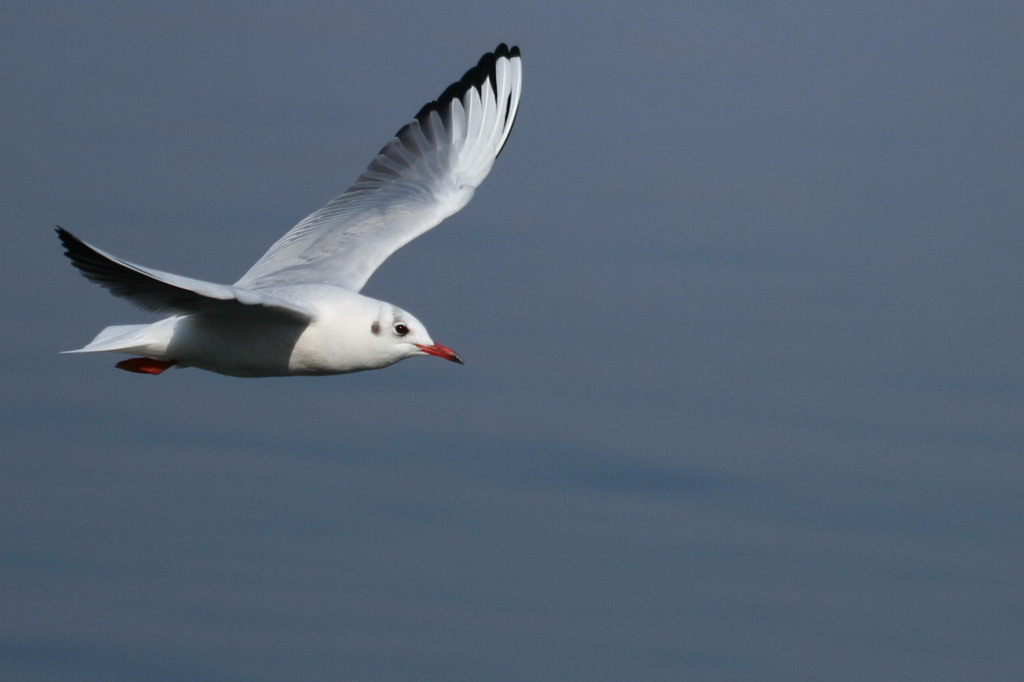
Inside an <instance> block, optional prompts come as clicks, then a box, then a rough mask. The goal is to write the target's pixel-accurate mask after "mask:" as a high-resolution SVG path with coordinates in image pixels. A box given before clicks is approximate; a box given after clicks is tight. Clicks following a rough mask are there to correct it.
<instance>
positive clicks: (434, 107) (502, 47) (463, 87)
mask: <svg viewBox="0 0 1024 682" xmlns="http://www.w3.org/2000/svg"><path fill="white" fill-rule="evenodd" d="M521 57H522V54H521V53H520V51H519V46H518V45H513V46H512V47H509V46H508V45H506V44H505V43H498V46H497V47H496V48H494V50H493V51H492V52H487V53H486V54H484V55H483V56H482V57H480V59H479V61H477V63H476V66H473V67H471V68H470V69H469V70H468V71H466V73H464V74H462V78H460V79H459V80H457V81H455V82H454V83H452V84H451V85H449V86H448V87H447V88H445V90H444V92H442V93H441V95H440V97H438V98H437V99H435V100H434V101H432V102H427V103H426V104H424V105H423V106H422V107H421V108H420V110H419V111H418V112H417V113H416V116H415V117H414V118H415V119H416V120H417V121H420V122H421V123H422V122H424V121H425V119H426V118H427V117H428V116H429V115H430V112H431V111H438V112H440V111H442V110H443V109H444V107H446V106H448V105H449V104H450V103H451V102H452V100H455V99H462V97H463V96H464V95H465V94H466V92H467V91H468V90H469V89H470V88H480V87H483V84H484V83H485V82H487V81H488V80H490V81H491V82H492V83H494V82H495V81H497V79H498V75H497V73H496V72H495V64H496V63H497V61H498V60H499V59H502V58H504V59H519V58H521ZM406 127H408V126H403V128H402V130H404V129H405V128H406ZM401 132H402V131H401V130H400V131H399V133H401Z"/></svg>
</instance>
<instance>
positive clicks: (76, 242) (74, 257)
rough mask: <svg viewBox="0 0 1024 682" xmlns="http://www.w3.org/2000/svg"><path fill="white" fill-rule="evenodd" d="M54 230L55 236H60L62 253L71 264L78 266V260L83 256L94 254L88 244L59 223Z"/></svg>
mask: <svg viewBox="0 0 1024 682" xmlns="http://www.w3.org/2000/svg"><path fill="white" fill-rule="evenodd" d="M56 231H57V237H59V238H60V243H61V246H63V247H64V255H65V256H67V257H68V258H70V259H71V262H72V264H73V265H75V266H76V267H80V266H79V262H81V261H82V259H83V257H87V256H89V255H94V254H95V252H94V251H93V250H92V249H91V248H89V245H88V244H86V243H85V242H83V241H82V240H81V239H79V238H78V237H76V236H75V235H73V234H71V233H70V232H68V231H67V230H65V229H64V228H63V227H61V226H60V225H57V226H56Z"/></svg>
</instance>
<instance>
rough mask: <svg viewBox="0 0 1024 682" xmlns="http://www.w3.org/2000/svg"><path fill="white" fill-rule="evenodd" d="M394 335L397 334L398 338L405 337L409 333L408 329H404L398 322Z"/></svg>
mask: <svg viewBox="0 0 1024 682" xmlns="http://www.w3.org/2000/svg"><path fill="white" fill-rule="evenodd" d="M395 333H396V334H398V335H399V336H405V335H406V334H408V333H409V328H408V327H406V326H405V325H404V324H402V323H401V322H399V323H398V324H396V325H395Z"/></svg>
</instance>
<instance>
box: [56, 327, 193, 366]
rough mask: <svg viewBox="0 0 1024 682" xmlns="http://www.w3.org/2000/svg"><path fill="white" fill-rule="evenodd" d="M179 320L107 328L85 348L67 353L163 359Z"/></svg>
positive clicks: (67, 351)
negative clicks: (130, 354) (140, 356)
mask: <svg viewBox="0 0 1024 682" xmlns="http://www.w3.org/2000/svg"><path fill="white" fill-rule="evenodd" d="M176 321H177V318H174V317H169V318H166V319H163V320H160V321H159V322H155V323H153V324H121V325H115V326H112V327H107V328H105V329H104V330H103V331H101V332H100V333H99V334H97V335H96V338H95V339H93V340H92V341H90V342H89V344H88V345H86V346H85V347H83V348H77V349H75V350H66V351H64V352H65V353H138V354H140V355H148V356H150V357H157V358H162V357H163V354H164V352H165V351H166V350H167V344H168V343H170V340H171V334H172V332H173V330H174V323H175V322H176Z"/></svg>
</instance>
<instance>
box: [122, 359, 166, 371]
mask: <svg viewBox="0 0 1024 682" xmlns="http://www.w3.org/2000/svg"><path fill="white" fill-rule="evenodd" d="M177 363H178V361H177V360H154V359H153V358H131V359H128V360H122V361H121V362H119V363H117V368H118V369H123V370H125V371H128V372H138V373H139V374H160V373H161V372H163V371H164V370H165V369H167V368H168V367H171V366H173V365H176V364H177Z"/></svg>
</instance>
